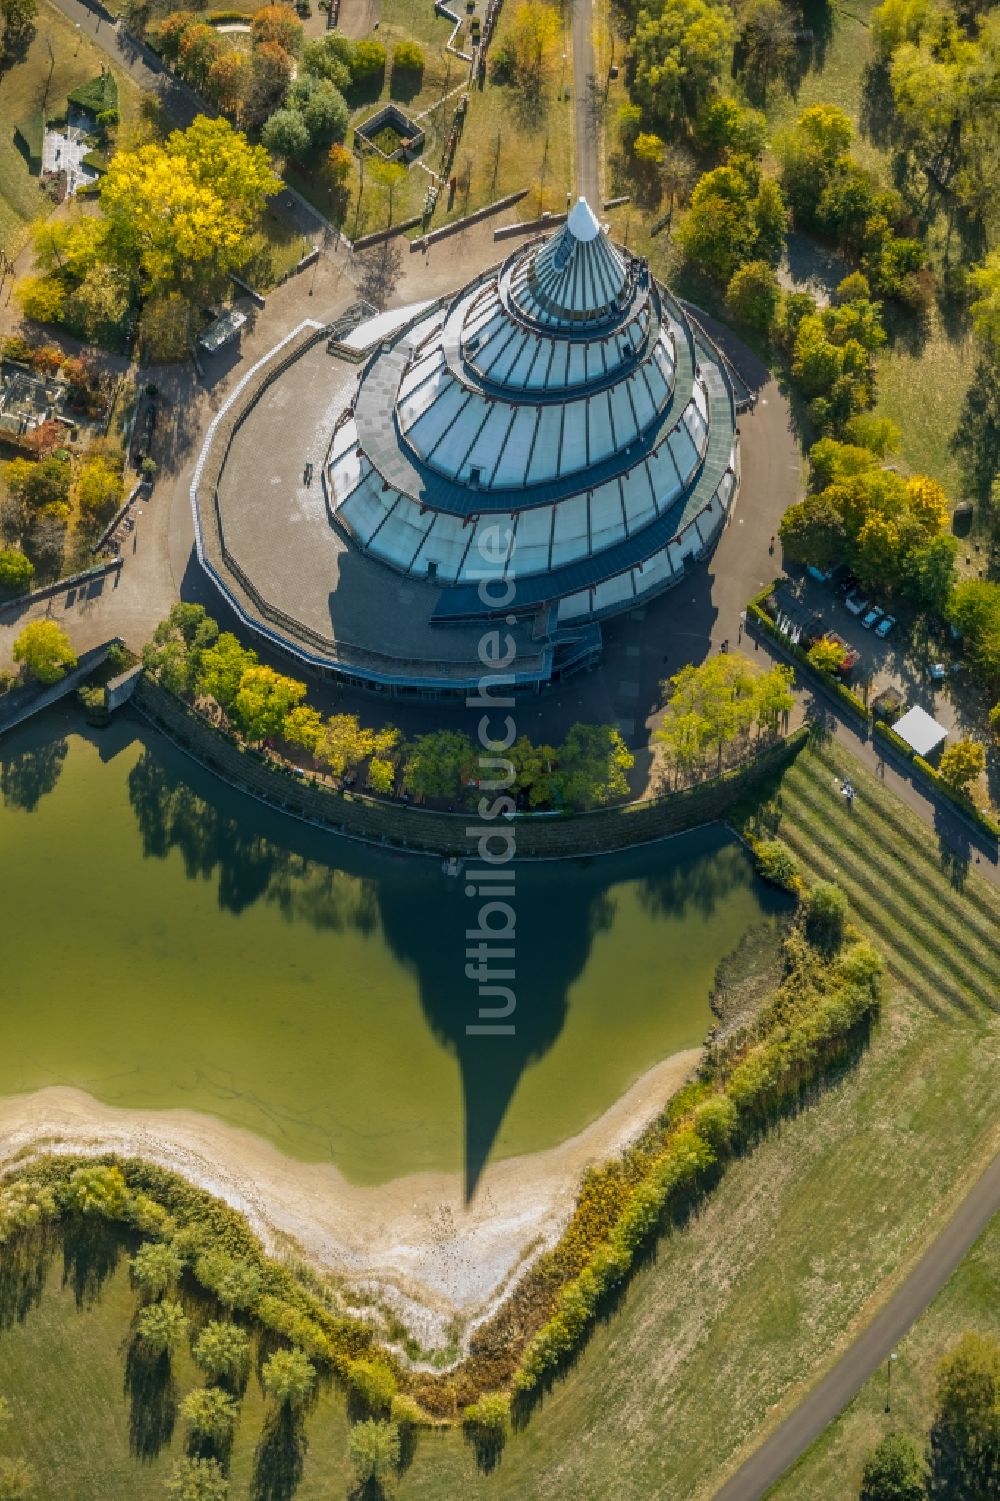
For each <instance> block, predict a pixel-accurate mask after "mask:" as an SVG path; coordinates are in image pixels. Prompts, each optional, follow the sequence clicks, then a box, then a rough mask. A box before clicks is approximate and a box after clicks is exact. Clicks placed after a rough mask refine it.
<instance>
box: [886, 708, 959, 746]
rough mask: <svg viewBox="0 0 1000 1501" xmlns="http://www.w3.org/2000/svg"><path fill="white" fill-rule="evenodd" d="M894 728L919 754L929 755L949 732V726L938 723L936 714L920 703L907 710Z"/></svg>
mask: <svg viewBox="0 0 1000 1501" xmlns="http://www.w3.org/2000/svg"><path fill="white" fill-rule="evenodd" d="M893 729H894V730H895V732H896V734H897V735H898V736H899V737H900V739H901V740H905V741H906V743H907V745H908V746H909V747H910V749H911V750H912V751H914V752H915V753H916V755H918V756H929V755H930V753H931V751H932V750H935V749H936V748H937V746H939V745H940V744H941V741H942V740H944V738H945V736H946V735H947V734H948V731H947V728H946V727H945V726H944V725H943V724H938V722H937V720H936V719H935V718H934V716H933V715H932V714H928V712H927V710H926V709H921V708H920V706H919V704H918V705H917V706H916V707H915V708H913V709H909V710H907V712H906V713H905V714H904V715H903V717H902V719H897V720H896V723H895V724H894V725H893Z"/></svg>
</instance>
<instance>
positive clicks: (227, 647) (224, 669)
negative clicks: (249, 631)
mask: <svg viewBox="0 0 1000 1501" xmlns="http://www.w3.org/2000/svg"><path fill="white" fill-rule="evenodd" d="M256 665H257V653H256V652H254V651H249V650H248V649H247V648H246V647H243V646H241V645H240V643H239V642H238V641H237V639H236V637H235V636H234V635H233V634H232V633H231V632H230V631H223V632H222V634H221V635H220V636H219V637H218V639H217V640H216V641H215V643H214V645H212V646H210V647H209V648H208V649H207V650H206V651H203V652H202V653H201V657H200V659H199V662H198V671H197V677H196V679H195V687H196V689H197V692H198V693H199V694H200V695H201V696H202V697H203V698H214V699H215V702H216V703H217V704H219V705H220V706H221V707H222V708H223V709H225V710H226V711H227V712H228V711H229V710H230V709H232V707H233V704H234V703H235V702H236V695H237V694H238V693H239V691H240V684H241V682H242V681H243V674H244V673H245V672H246V671H247V670H248V668H251V667H256Z"/></svg>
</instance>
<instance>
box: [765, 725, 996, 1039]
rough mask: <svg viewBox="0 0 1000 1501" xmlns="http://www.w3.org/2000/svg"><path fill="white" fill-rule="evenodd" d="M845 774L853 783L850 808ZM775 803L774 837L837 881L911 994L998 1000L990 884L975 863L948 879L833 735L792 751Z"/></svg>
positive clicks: (917, 825) (971, 1003)
mask: <svg viewBox="0 0 1000 1501" xmlns="http://www.w3.org/2000/svg"><path fill="white" fill-rule="evenodd" d="M844 777H849V780H850V781H851V783H852V784H853V786H854V787H855V788H856V789H857V794H858V795H857V797H856V798H855V800H854V808H853V811H852V810H851V809H849V808H848V807H847V806H846V803H845V801H844V799H843V798H842V797H841V795H840V792H839V790H838V789H839V783H840V782H841V781H842V780H843V779H844ZM777 809H778V812H779V814H780V820H779V824H778V832H779V834H780V836H781V838H782V839H784V840H785V842H786V844H788V845H790V846H791V848H792V849H793V850H794V851H795V853H796V854H797V855H798V857H799V859H800V861H801V862H802V865H803V867H804V868H805V869H806V870H807V871H809V872H810V873H811V874H813V875H814V876H817V877H820V878H822V879H824V880H832V881H837V882H838V883H839V884H840V885H841V886H842V887H843V889H844V890H845V891H846V893H847V895H848V897H849V899H850V902H851V906H852V909H853V911H854V913H855V915H856V917H857V919H858V920H859V921H860V922H862V923H863V924H864V925H865V927H867V928H868V929H869V930H870V931H871V933H872V934H873V935H874V936H875V937H876V938H877V939H878V940H879V942H880V943H881V944H882V946H883V949H884V952H885V954H886V958H887V960H888V963H889V969H890V973H891V974H892V975H893V976H894V978H895V979H896V981H897V982H898V983H900V984H902V985H905V987H906V988H907V990H908V991H909V992H910V993H911V995H913V996H914V998H915V999H918V1000H920V1001H923V1003H924V1004H925V1005H926V1006H927V1007H928V1008H929V1009H930V1010H932V1011H936V1012H938V1013H939V1014H941V1015H946V1014H947V1012H948V1010H949V1008H955V1009H956V1010H958V1011H959V1012H966V1013H969V1014H973V1013H974V1012H975V1011H976V1009H977V1008H978V1007H981V1006H987V1007H997V1006H1000V938H998V929H997V917H998V905H997V897H996V893H995V891H992V890H991V889H990V888H989V887H988V886H987V884H986V883H985V882H984V881H981V880H979V879H978V878H977V877H976V876H975V873H974V870H973V871H970V872H969V873H968V874H967V875H964V874H963V873H962V872H961V871H957V872H956V873H955V876H954V879H952V878H949V875H948V874H947V873H946V872H945V871H944V870H943V869H942V862H941V856H940V852H939V850H938V845H937V840H936V839H935V837H934V835H933V834H932V833H931V832H930V831H929V830H928V829H927V828H926V827H925V826H924V825H923V824H921V822H920V821H919V819H917V817H916V816H915V815H914V814H913V813H911V812H910V810H909V809H908V808H906V807H905V806H904V805H903V804H902V803H900V802H899V801H898V800H897V799H896V798H894V797H892V796H890V795H889V794H887V793H886V791H885V789H884V788H883V787H882V786H881V785H880V784H879V782H878V781H876V779H875V778H874V777H871V776H869V775H868V774H867V773H866V772H864V771H863V770H862V769H861V767H859V766H858V764H857V762H856V761H854V760H853V758H850V757H849V756H848V755H847V753H846V752H845V751H843V750H842V749H841V748H840V747H839V746H838V745H837V744H836V743H835V742H826V743H814V744H813V745H811V746H810V747H809V749H808V750H807V751H806V752H804V753H803V754H802V755H801V756H799V757H798V759H797V760H796V761H795V763H794V764H793V766H792V767H791V768H790V770H789V771H788V773H787V774H786V776H785V777H784V778H783V780H782V783H781V790H780V794H779V796H778V799H777Z"/></svg>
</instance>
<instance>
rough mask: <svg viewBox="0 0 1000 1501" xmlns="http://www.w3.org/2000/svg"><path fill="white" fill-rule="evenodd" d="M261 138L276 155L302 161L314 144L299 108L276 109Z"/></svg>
mask: <svg viewBox="0 0 1000 1501" xmlns="http://www.w3.org/2000/svg"><path fill="white" fill-rule="evenodd" d="M260 138H261V140H262V141H263V143H264V145H265V146H266V147H267V149H268V151H273V152H274V154H275V156H284V157H287V158H288V159H289V160H290V161H301V159H302V157H304V156H305V155H306V154H307V152H308V151H309V149H310V147H311V146H312V136H311V135H310V134H309V127H308V125H307V124H306V122H305V119H304V117H303V115H302V114H301V112H300V111H299V110H297V109H276V110H275V112H274V114H273V115H271V117H270V119H268V120H267V122H266V123H265V125H264V129H263V130H262V131H261V133H260Z"/></svg>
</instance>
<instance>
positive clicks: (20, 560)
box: [0, 547, 35, 594]
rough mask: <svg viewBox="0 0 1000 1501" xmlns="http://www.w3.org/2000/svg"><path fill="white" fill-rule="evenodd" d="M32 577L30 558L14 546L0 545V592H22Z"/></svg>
mask: <svg viewBox="0 0 1000 1501" xmlns="http://www.w3.org/2000/svg"><path fill="white" fill-rule="evenodd" d="M34 577H35V565H34V563H33V562H32V561H31V559H30V558H26V557H25V555H24V553H23V552H20V551H19V550H18V549H17V548H16V547H0V594H23V593H24V591H25V590H26V589H28V588H30V587H31V581H32V579H33V578H34Z"/></svg>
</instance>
